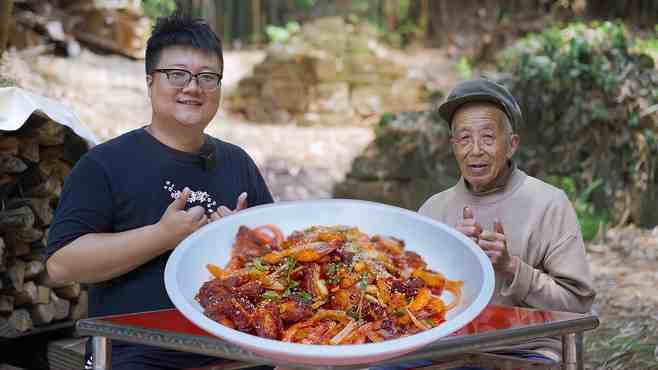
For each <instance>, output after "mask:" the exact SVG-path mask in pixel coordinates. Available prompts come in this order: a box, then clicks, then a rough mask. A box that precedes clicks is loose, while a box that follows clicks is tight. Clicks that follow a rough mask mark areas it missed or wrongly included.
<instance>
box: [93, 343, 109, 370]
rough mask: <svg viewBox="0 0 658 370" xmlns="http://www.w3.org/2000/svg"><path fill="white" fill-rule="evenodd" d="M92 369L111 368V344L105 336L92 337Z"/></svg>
mask: <svg viewBox="0 0 658 370" xmlns="http://www.w3.org/2000/svg"><path fill="white" fill-rule="evenodd" d="M91 348H92V352H91V353H92V357H91V358H92V362H93V363H92V369H93V370H110V369H112V346H111V343H110V340H109V339H107V338H105V337H92V338H91Z"/></svg>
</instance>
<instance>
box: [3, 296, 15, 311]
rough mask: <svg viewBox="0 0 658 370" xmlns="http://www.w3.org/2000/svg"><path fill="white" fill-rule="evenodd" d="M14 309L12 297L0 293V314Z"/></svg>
mask: <svg viewBox="0 0 658 370" xmlns="http://www.w3.org/2000/svg"><path fill="white" fill-rule="evenodd" d="M13 311H14V297H12V296H8V295H0V314H10V313H12V312H13Z"/></svg>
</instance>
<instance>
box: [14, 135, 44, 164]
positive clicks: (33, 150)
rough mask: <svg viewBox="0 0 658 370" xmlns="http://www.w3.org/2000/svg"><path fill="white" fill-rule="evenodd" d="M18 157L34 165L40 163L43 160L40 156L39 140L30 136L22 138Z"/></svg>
mask: <svg viewBox="0 0 658 370" xmlns="http://www.w3.org/2000/svg"><path fill="white" fill-rule="evenodd" d="M18 156H19V157H21V158H23V159H25V160H26V161H29V162H32V163H36V162H39V159H40V158H41V156H40V155H39V139H37V138H35V137H29V136H28V137H22V138H21V139H20V146H19V148H18Z"/></svg>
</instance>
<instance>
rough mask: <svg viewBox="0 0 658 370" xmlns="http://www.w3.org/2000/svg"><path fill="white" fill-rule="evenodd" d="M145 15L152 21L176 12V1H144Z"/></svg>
mask: <svg viewBox="0 0 658 370" xmlns="http://www.w3.org/2000/svg"><path fill="white" fill-rule="evenodd" d="M142 9H143V10H144V15H146V16H147V17H149V18H150V19H151V20H155V19H156V18H158V17H162V16H167V15H170V14H172V13H173V12H175V11H176V0H142Z"/></svg>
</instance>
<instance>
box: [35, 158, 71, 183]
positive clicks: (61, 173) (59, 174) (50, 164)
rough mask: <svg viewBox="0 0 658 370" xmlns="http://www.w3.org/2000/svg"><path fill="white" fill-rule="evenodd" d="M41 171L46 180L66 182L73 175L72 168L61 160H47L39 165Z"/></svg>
mask: <svg viewBox="0 0 658 370" xmlns="http://www.w3.org/2000/svg"><path fill="white" fill-rule="evenodd" d="M39 171H40V172H41V174H42V176H43V177H44V178H49V177H55V178H57V179H59V180H60V181H61V182H64V180H65V179H66V177H67V176H68V175H69V173H71V166H70V165H69V164H68V163H66V162H63V161H60V160H59V159H46V160H44V161H41V162H40V163H39Z"/></svg>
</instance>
